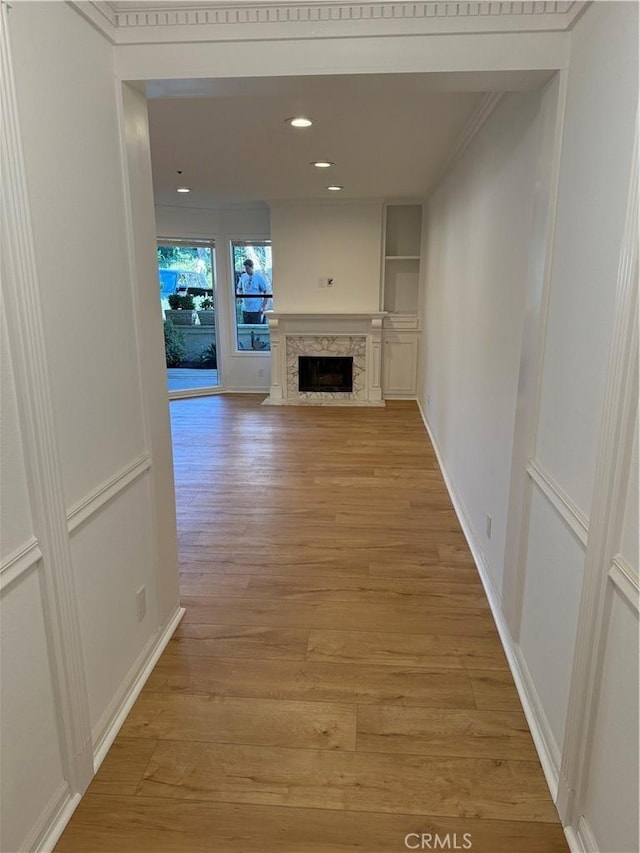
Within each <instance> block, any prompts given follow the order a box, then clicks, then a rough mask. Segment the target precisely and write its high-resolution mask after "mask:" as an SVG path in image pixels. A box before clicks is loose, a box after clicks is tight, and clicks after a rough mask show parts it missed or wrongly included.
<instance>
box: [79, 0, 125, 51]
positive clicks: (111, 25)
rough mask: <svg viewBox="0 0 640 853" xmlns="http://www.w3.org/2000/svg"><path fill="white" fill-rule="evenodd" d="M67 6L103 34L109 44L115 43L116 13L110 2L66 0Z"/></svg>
mask: <svg viewBox="0 0 640 853" xmlns="http://www.w3.org/2000/svg"><path fill="white" fill-rule="evenodd" d="M67 2H68V3H69V6H71V8H72V9H74V10H75V11H76V12H77V13H78V14H79V15H82V17H83V18H84V19H85V21H87V22H88V23H89V24H91V26H92V27H93V28H94V29H96V30H97V31H98V32H99V33H100V34H101V35H103V36H104V37H105V38H106V39H107V41H109V42H110V43H111V44H116V40H117V29H118V28H117V22H116V13H115V11H114V10H113V8H112V6H111V3H107V2H104V0H94V2H92V3H85V2H76V0H67Z"/></svg>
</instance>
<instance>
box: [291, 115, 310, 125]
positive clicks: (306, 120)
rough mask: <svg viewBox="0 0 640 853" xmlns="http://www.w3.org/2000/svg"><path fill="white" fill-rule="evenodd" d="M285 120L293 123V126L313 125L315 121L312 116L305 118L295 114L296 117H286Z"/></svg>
mask: <svg viewBox="0 0 640 853" xmlns="http://www.w3.org/2000/svg"><path fill="white" fill-rule="evenodd" d="M285 121H286V122H287V123H288V124H290V125H291V127H311V125H312V124H313V122H312V121H311V119H310V118H305V117H304V116H294V118H288V119H285Z"/></svg>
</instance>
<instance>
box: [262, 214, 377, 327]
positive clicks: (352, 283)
mask: <svg viewBox="0 0 640 853" xmlns="http://www.w3.org/2000/svg"><path fill="white" fill-rule="evenodd" d="M381 237H382V204H381V203H380V202H366V203H365V202H363V203H356V202H353V203H343V204H340V203H335V204H331V203H328V202H327V203H324V202H316V203H313V202H309V203H306V204H305V203H289V204H286V203H275V202H274V203H272V205H271V240H272V245H273V293H274V309H275V310H276V311H283V312H294V313H295V312H298V311H300V312H316V313H318V312H329V313H332V312H336V313H341V312H342V313H349V312H354V313H357V312H358V311H363V312H372V311H378V310H380V259H381ZM322 277H325V278H333V287H331V288H320V287H319V279H320V278H322Z"/></svg>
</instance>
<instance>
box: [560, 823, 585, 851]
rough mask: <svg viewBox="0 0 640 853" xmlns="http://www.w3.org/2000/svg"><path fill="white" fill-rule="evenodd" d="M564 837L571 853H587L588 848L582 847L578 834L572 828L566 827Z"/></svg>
mask: <svg viewBox="0 0 640 853" xmlns="http://www.w3.org/2000/svg"><path fill="white" fill-rule="evenodd" d="M564 837H565V838H566V839H567V844H568V845H569V850H570V851H571V853H587V850H586V848H584V847H583V846H582V842H581V841H580V839H579V838H578V834H577V833H576V831H575V829H574V828H573V827H572V826H565V828H564Z"/></svg>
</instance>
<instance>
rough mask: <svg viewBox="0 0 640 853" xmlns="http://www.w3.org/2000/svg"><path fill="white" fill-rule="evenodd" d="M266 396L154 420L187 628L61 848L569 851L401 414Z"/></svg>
mask: <svg viewBox="0 0 640 853" xmlns="http://www.w3.org/2000/svg"><path fill="white" fill-rule="evenodd" d="M261 400H262V398H260V397H255V396H229V397H212V398H200V399H196V400H180V401H174V402H173V403H172V404H171V411H172V421H173V438H174V456H175V472H176V493H177V509H178V526H179V548H180V561H181V565H180V569H181V590H182V596H183V603H184V605H185V606H186V608H187V613H186V615H185V618H184V620H183V622H182V624H181V625H180V627H179V628H178V630H177V631H176V634H175V636H174V637H173V639H172V640H171V641H170V643H169V645H168V647H167V649H166V651H165V652H164V654H163V655H162V657H161V658H160V660H159V662H158V664H157V665H156V668H155V669H154V671H153V673H152V675H151V677H150V679H149V681H148V682H147V685H146V686H145V688H144V690H143V692H142V694H141V696H140V698H139V699H138V701H137V702H136V704H135V705H134V707H133V709H132V711H131V713H130V715H129V717H128V718H127V721H126V722H125V724H124V726H123V728H122V730H121V732H120V734H119V735H118V738H117V739H116V741H115V743H114V745H113V747H112V748H111V751H110V753H109V755H108V756H107V758H106V760H105V762H104V764H103V765H102V767H101V768H100V771H99V772H98V774H97V775H96V778H95V779H94V781H93V782H92V784H91V786H90V788H89V791H88V792H87V794H86V795H85V797H84V799H83V801H82V802H81V804H80V806H79V807H78V809H77V811H76V813H75V814H74V816H73V818H72V820H71V822H70V824H69V826H68V827H67V829H66V831H65V832H64V834H63V836H62V838H61V839H60V842H59V843H58V846H57V848H56V850H57V851H59V853H72V851H73V853H78V851H83V853H94V851H95V853H100V851H102V852H103V853H107V851H108V853H124V851H130V853H134V851H153V853H162V851H166V853H194V851H203V852H204V851H238V853H239V852H240V851H243V853H245V851H246V852H247V853H248V851H252V850H256V851H261V853H271V851H273V853H341V851H355V850H357V851H361V853H393V851H403V850H407V849H410V848H409V847H408V845H407V844H405V837H406V836H407V835H408V834H409V833H418V836H415V835H413V836H411V837H410V838H409V839H408V842H409V844H416V839H418V842H419V837H420V834H422V833H424V837H425V838H426V839H429V840H428V844H429V845H431V846H430V847H429V846H425V847H424V849H462V844H463V841H466V842H467V844H468V843H469V841H470V842H471V843H472V847H471V848H469V849H471V850H472V851H474V853H561V851H562V853H565V851H567V850H568V847H567V845H566V842H565V839H564V835H563V832H562V829H561V827H560V824H559V821H558V817H557V813H556V810H555V807H554V805H553V803H552V801H551V797H550V795H549V792H548V789H547V786H546V783H545V780H544V777H543V774H542V770H541V767H540V764H539V761H538V759H537V756H536V752H535V749H534V746H533V742H532V739H531V735H530V733H529V730H528V728H527V724H526V721H525V718H524V715H523V712H522V708H521V706H520V702H519V700H518V696H517V693H516V690H515V687H514V684H513V680H512V678H511V674H510V672H509V670H508V667H507V662H506V659H505V656H504V653H503V650H502V647H501V645H500V642H499V639H498V635H497V632H496V629H495V626H494V624H493V620H492V618H491V614H490V611H489V608H488V605H487V601H486V598H485V596H484V592H483V589H482V585H481V583H480V580H479V578H478V575H477V572H476V569H475V566H474V565H473V561H472V558H471V555H470V554H469V551H468V549H467V546H466V543H465V540H464V537H463V535H462V532H461V530H460V528H459V525H458V522H457V519H456V516H455V513H454V512H453V508H452V506H451V503H450V501H449V498H448V495H447V492H446V489H445V486H444V483H443V480H442V477H441V474H440V472H439V470H438V465H437V461H436V458H435V455H434V453H433V450H432V448H431V446H430V444H429V441H428V438H427V435H426V433H425V430H424V427H423V425H422V422H421V419H420V416H419V413H418V410H417V408H416V406H415V404H413V403H400V402H397V403H390V404H388V405H387V407H386V408H383V409H376V408H371V409H367V408H354V409H349V408H325V407H318V408H311V407H309V408H304V407H282V408H277V407H263V406H261V405H260V403H261ZM464 833H467V834H468V835H466V836H465V835H464ZM436 836H437V840H438V842H441V846H440V847H438V846H436ZM456 844H457V845H458V846H457V847H456V846H455V845H456ZM443 845H444V846H443Z"/></svg>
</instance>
